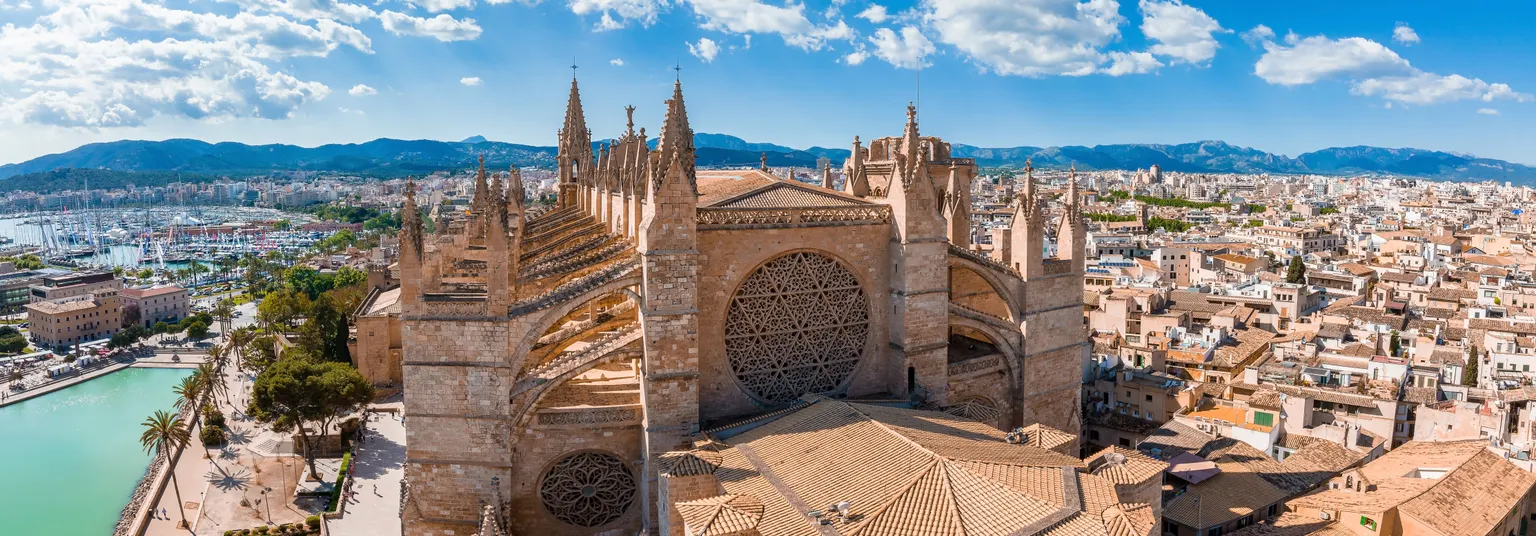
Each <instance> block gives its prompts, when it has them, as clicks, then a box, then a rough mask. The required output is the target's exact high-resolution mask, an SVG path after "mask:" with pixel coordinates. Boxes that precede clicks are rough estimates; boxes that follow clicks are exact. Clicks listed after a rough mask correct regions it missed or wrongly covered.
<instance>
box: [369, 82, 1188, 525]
mask: <svg viewBox="0 0 1536 536" xmlns="http://www.w3.org/2000/svg"><path fill="white" fill-rule="evenodd" d="M665 104H666V110H665V116H664V119H663V121H662V124H661V129H660V132H659V136H658V139H657V140H655V144H654V145H655V149H650V148H649V147H650V146H651V144H650V141H651V140H649V139H648V138H647V134H646V132H645V129H643V128H642V129H640V130H638V131H636V129H635V126H634V108H633V107H630V108H628V109H627V111H628V115H629V124H628V128H627V129H626V130H624V132H623V135H622V136H620V137H619V138H617V139H611V140H606V141H602V142H600V143H597V144H594V143H593V140H592V139H591V133H590V131H589V130H588V128H587V124H586V119H585V115H584V113H583V110H582V106H581V98H580V94H579V92H578V87H577V84H576V81H575V80H572V82H571V91H570V99H569V102H568V103H567V111H566V117H565V123H564V126H563V127H562V128H561V130H560V133H559V151H558V157H557V161H558V166H559V179H558V181H559V183H558V202H557V203H555V204H554V205H553V206H548V207H544V206H540V207H532V206H528V204H527V203H526V202H525V193H524V191H523V186H522V180H521V179H520V178H519V177H518V174H517V170H516V169H513V170H511V171H510V173H499V172H498V173H491V174H489V175H490V177H489V179H490V180H489V181H488V180H487V179H488V174H487V173H486V171H485V169H484V164H483V161H482V164H481V169H480V171H479V174H478V175H477V179H476V183H475V192H474V200H473V203H472V205H471V206H470V209H469V210H468V211H467V212H465V213H456V214H443V215H442V216H441V217H438V218H437V219H436V220H435V221H434V223H435V224H436V225H435V227H434V232H432V233H430V234H429V233H426V232H425V231H424V229H423V221H422V217H421V216H420V210H419V208H418V207H417V205H416V200H415V197H414V194H413V193H412V192H411V191H409V190H408V191H407V198H406V199H407V201H406V206H405V209H404V211H403V214H404V218H405V220H404V226H403V229H402V231H401V235H400V238H401V240H400V242H401V253H400V261H399V271H400V279H401V285H400V288H399V298H398V300H399V302H398V307H399V319H400V320H399V321H400V325H401V330H402V336H401V339H402V342H401V345H402V351H401V358H400V361H401V371H402V375H403V387H404V396H405V411H406V415H407V417H408V419H409V421H408V423H407V431H408V454H407V459H406V462H405V475H406V477H405V480H406V481H405V484H404V490H403V492H404V500H403V503H402V507H401V508H402V511H401V521H402V523H403V526H404V533H405V534H407V535H409V536H426V535H471V534H484V535H514V534H515V535H578V534H580V535H585V534H626V535H628V534H665V535H669V536H670V535H678V536H681V535H685V534H686V535H704V534H708V535H756V534H763V535H779V534H796V535H801V534H803V535H816V534H822V535H833V534H869V535H874V534H994V533H996V534H1005V533H1007V534H1013V533H1019V534H1117V535H1119V534H1139V535H1149V534H1152V533H1153V531H1154V530H1155V526H1156V522H1157V518H1158V511H1159V510H1160V506H1161V501H1160V499H1159V497H1160V496H1159V493H1160V490H1159V486H1160V485H1161V477H1160V474H1161V471H1162V467H1164V466H1162V465H1160V462H1157V461H1155V460H1151V459H1149V458H1146V457H1143V456H1140V455H1139V454H1136V453H1134V452H1128V451H1125V450H1123V449H1118V448H1113V449H1108V450H1105V451H1102V452H1098V453H1092V454H1091V455H1090V456H1089V457H1087V458H1086V459H1085V458H1082V457H1080V456H1081V454H1082V453H1079V452H1078V446H1077V445H1078V433H1079V432H1078V431H1079V428H1080V412H1081V406H1080V405H1081V400H1080V386H1081V383H1082V378H1083V374H1084V367H1085V366H1086V362H1087V357H1088V352H1089V349H1090V345H1089V343H1088V340H1087V336H1086V331H1085V328H1084V325H1083V312H1082V310H1083V305H1082V289H1083V273H1084V241H1085V235H1086V231H1085V229H1084V223H1083V218H1082V214H1081V213H1080V209H1079V208H1078V203H1077V195H1078V194H1077V187H1076V182H1075V179H1074V180H1073V181H1072V182H1071V184H1069V186H1068V189H1067V192H1066V194H1065V199H1064V200H1063V201H1064V202H1063V203H1061V204H1062V205H1064V206H1063V207H1062V208H1061V209H1060V212H1061V216H1060V220H1059V222H1060V223H1058V224H1057V227H1058V230H1057V231H1056V237H1057V242H1058V243H1059V244H1060V245H1059V247H1058V248H1057V250H1058V251H1059V253H1057V254H1056V255H1055V256H1054V257H1052V258H1047V257H1046V256H1045V254H1044V252H1045V251H1047V250H1048V248H1047V237H1046V234H1047V230H1046V223H1045V222H1046V221H1047V219H1048V218H1047V215H1046V214H1047V212H1048V211H1049V212H1052V213H1053V214H1054V213H1055V212H1057V211H1056V210H1049V209H1048V206H1049V205H1050V204H1051V200H1050V199H1049V198H1048V197H1047V196H1045V195H1042V194H1040V193H1038V192H1037V190H1036V189H1035V187H1034V181H1033V180H1032V179H1031V178H1025V179H1024V184H1023V185H1021V187H1020V188H1019V191H1020V192H1022V194H1021V195H1020V196H1019V198H1018V199H1017V201H1016V203H1015V207H1014V209H1013V210H1014V214H1013V220H1012V225H1011V227H1009V228H1006V229H998V230H995V231H994V232H993V234H992V236H991V239H992V242H993V246H992V248H991V250H990V252H989V253H987V254H984V253H981V252H980V250H979V249H978V248H976V247H975V246H974V245H973V244H972V225H971V220H970V218H971V216H970V206H971V199H970V197H971V181H972V180H974V179H975V178H976V176H977V173H978V168H977V166H976V163H975V162H974V161H973V160H972V159H967V158H955V157H953V156H951V153H950V145H949V144H948V143H946V142H944V141H943V140H942V139H940V138H937V137H933V136H924V135H922V134H921V133H920V132H919V130H918V120H917V116H916V111H915V110H914V109H913V108H912V107H911V106H908V108H907V110H906V118H905V119H906V120H905V124H904V127H903V128H902V130H901V133H900V135H898V136H891V137H883V138H878V139H873V140H870V141H869V142H868V145H867V146H866V145H864V144H863V143H861V141H860V140H859V138H857V137H855V138H854V140H853V144H852V156H851V157H850V158H848V159H847V161H846V162H845V163H844V164H843V168H842V172H843V173H842V174H843V176H844V177H845V180H843V181H842V182H843V184H841V185H840V187H835V186H837V185H835V184H834V182H833V181H832V174H831V173H830V172H829V171H828V170H825V169H824V170H823V172H822V177H821V180H820V183H819V184H810V183H805V182H800V181H797V180H795V179H794V178H793V177H783V176H776V175H775V174H773V173H772V172H770V170H769V169H768V168H767V165H766V160H765V161H764V165H763V167H762V168H760V169H721V170H704V169H697V167H696V163H695V148H694V142H693V139H694V137H693V131H692V129H691V128H690V127H689V123H688V112H687V108H686V106H685V105H684V101H683V91H682V84H681V83H680V82H679V83H677V84H676V85H675V86H674V87H673V91H672V97H671V98H670V99H669V100H667V101H666V103H665ZM898 117H899V116H898ZM894 123H895V122H894V121H893V126H894ZM503 176H507V177H509V180H507V181H505V182H503V180H502V177H503ZM1026 177H1028V175H1026Z"/></svg>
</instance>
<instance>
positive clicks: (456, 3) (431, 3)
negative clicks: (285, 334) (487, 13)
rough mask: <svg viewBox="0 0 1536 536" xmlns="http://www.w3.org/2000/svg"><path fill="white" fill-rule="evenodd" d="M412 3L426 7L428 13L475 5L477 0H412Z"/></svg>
mask: <svg viewBox="0 0 1536 536" xmlns="http://www.w3.org/2000/svg"><path fill="white" fill-rule="evenodd" d="M410 4H411V5H413V6H416V7H419V8H422V9H425V10H427V12H428V13H437V12H440V11H452V10H455V9H463V8H467V7H474V5H475V0H410Z"/></svg>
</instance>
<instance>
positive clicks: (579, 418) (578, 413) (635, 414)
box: [538, 404, 640, 428]
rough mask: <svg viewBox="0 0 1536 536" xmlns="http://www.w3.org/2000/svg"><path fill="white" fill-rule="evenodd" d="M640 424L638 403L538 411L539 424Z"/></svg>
mask: <svg viewBox="0 0 1536 536" xmlns="http://www.w3.org/2000/svg"><path fill="white" fill-rule="evenodd" d="M639 424H640V407H639V405H638V404H636V405H633V406H624V407H596V408H571V409H545V410H540V411H539V413H538V425H539V426H541V427H544V426H559V427H583V428H584V427H590V426H593V425H600V426H635V425H639Z"/></svg>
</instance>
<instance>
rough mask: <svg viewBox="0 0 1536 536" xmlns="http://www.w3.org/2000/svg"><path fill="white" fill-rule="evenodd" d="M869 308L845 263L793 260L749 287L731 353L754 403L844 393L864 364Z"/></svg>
mask: <svg viewBox="0 0 1536 536" xmlns="http://www.w3.org/2000/svg"><path fill="white" fill-rule="evenodd" d="M868 334H869V303H868V299H867V298H866V297H865V296H864V291H863V289H862V288H860V287H859V281H858V279H856V278H854V276H853V274H852V273H850V272H849V271H848V269H846V268H844V267H843V266H842V265H841V264H839V263H838V262H837V261H835V260H832V259H831V258H829V257H825V256H822V255H818V254H815V253H808V252H798V253H791V254H789V255H785V256H782V257H779V258H777V259H774V260H771V261H769V262H768V263H767V264H764V265H762V266H761V267H759V268H758V269H757V270H756V271H754V272H752V274H751V275H749V276H747V279H746V280H745V281H744V282H742V284H741V288H740V289H738V290H737V291H736V296H735V297H734V298H732V299H731V305H730V309H729V310H728V311H727V312H726V320H725V354H726V356H727V357H728V358H729V361H730V365H731V370H732V371H733V372H734V373H735V374H736V378H737V380H739V381H740V382H741V385H742V386H743V387H744V388H746V390H747V392H749V393H751V394H752V395H753V396H755V397H757V398H758V399H761V400H763V401H765V402H768V403H771V404H783V403H786V402H790V401H793V400H794V399H796V398H797V397H799V396H801V395H804V394H808V393H825V392H829V391H833V390H835V389H837V388H838V387H839V386H840V385H842V384H843V382H844V381H846V380H847V379H848V377H849V376H851V375H852V374H853V370H854V367H855V366H856V365H858V362H859V358H860V357H862V356H863V354H864V342H865V339H866V338H867V335H868Z"/></svg>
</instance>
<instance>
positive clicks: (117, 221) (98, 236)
mask: <svg viewBox="0 0 1536 536" xmlns="http://www.w3.org/2000/svg"><path fill="white" fill-rule="evenodd" d="M309 221H310V219H309V218H307V217H306V216H305V215H303V214H294V213H288V212H282V211H278V210H274V209H265V208H246V207H191V208H187V207H178V208H135V209H117V208H114V209H83V210H68V209H65V210H60V211H52V212H38V213H30V214H21V215H12V216H11V217H6V218H0V237H5V240H3V241H0V256H5V257H19V256H22V255H37V256H38V257H39V258H40V259H42V260H43V261H44V262H46V263H48V264H50V265H53V266H60V267H66V268H78V269H114V268H125V269H128V268H135V269H138V268H151V269H154V270H160V271H175V270H181V269H186V268H188V267H189V266H191V265H193V264H194V263H198V264H204V265H205V266H204V267H205V268H206V267H210V266H207V265H211V264H217V263H220V262H224V263H227V264H233V263H232V261H234V260H237V259H239V258H241V257H244V256H246V255H265V254H267V253H269V252H273V251H279V252H284V253H297V252H301V251H304V250H306V249H308V248H309V247H310V245H311V244H313V243H314V242H315V241H316V240H319V239H322V238H324V237H325V236H328V235H329V234H330V233H329V232H325V231H315V230H303V229H301V227H302V226H303V225H304V224H306V223H309Z"/></svg>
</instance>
